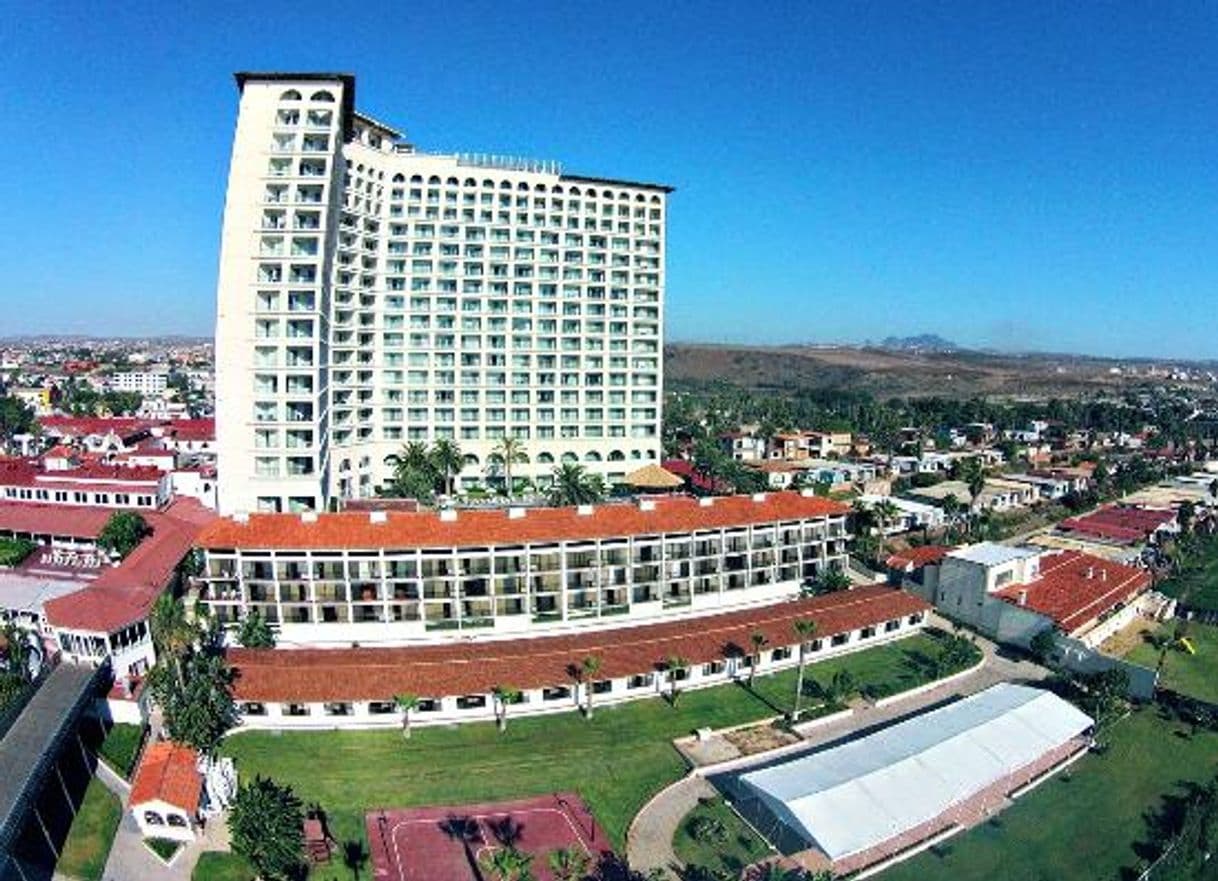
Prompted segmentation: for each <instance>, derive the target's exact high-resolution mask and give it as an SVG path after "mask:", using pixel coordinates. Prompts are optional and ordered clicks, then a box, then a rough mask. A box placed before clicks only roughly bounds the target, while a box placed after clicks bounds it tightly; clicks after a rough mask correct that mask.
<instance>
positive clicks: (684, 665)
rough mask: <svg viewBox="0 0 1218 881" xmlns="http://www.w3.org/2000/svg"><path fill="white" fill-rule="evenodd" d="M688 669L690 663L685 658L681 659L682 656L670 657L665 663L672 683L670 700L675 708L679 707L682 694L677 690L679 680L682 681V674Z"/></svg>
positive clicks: (665, 668)
mask: <svg viewBox="0 0 1218 881" xmlns="http://www.w3.org/2000/svg"><path fill="white" fill-rule="evenodd" d="M688 669H689V661H687V660H685V658H683V657H681V656H680V655H669V656H668V658H667V659H666V660H665V661H664V670H665V672H667V674H668V681H669V683H671V685H670V688H671V691H670V692H669V697H668V700H669V702H670V703H671V704H672V706H673V707H674V708H675V707H676V706H677V697H678V696H679V695H680V694H681V692H680V691H679V690H678V689H677V680H678V679H680V677H681V674H682V673H683V672H684V671H686V670H688Z"/></svg>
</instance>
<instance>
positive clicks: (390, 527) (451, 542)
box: [198, 492, 849, 549]
mask: <svg viewBox="0 0 1218 881" xmlns="http://www.w3.org/2000/svg"><path fill="white" fill-rule="evenodd" d="M644 505H647V506H649V509H645V508H644ZM848 510H849V509H848V508H846V507H845V506H844V505H841V504H839V503H837V502H832V501H829V500H828V499H824V498H818V497H816V496H804V495H801V494H800V493H795V492H776V493H764V494H761V495H759V496H721V497H717V498H708V499H703V500H699V499H695V498H693V497H691V496H671V497H667V498H656V499H651V500H648V501H646V502H641V503H625V502H623V503H609V504H603V505H595V506H588V507H587V508H570V507H568V508H528V509H524V508H520V509H506V510H505V509H496V510H461V511H455V512H444V514H441V513H440V512H436V511H420V512H417V513H412V512H405V511H386V512H384V513H383V514H380V515H378V518H380V519H383V522H375V521H374V520H373V517H372V515H371V514H365V513H358V512H343V513H337V514H317V515H312V516H311V517H310V518H309V519H306V518H303V517H301V516H300V515H297V514H251V515H249V517H248V520H247V521H246V522H244V523H243V522H241V521H239V520H235V519H227V518H226V519H217V520H215V521H213V522H212V523H211V524H210V525H209V526H208V527H207V528H206V529H204V530H203V532H202V534H201V535H200V536H199V538H198V544H199V546H200V547H203V548H211V549H230V548H245V549H260V548H292V549H309V548H313V549H341V548H368V547H376V548H414V547H437V548H447V547H470V546H489V545H519V544H523V543H525V542H547V541H578V540H587V541H591V540H594V539H598V538H615V537H619V536H630V535H649V534H657V533H667V532H695V531H697V530H701V529H719V528H723V527H733V526H747V525H750V524H758V523H771V522H777V521H783V520H798V519H800V518H815V517H826V516H843V515H845V514H846V513H847V512H848ZM445 515H448V516H447V518H446V516H445Z"/></svg>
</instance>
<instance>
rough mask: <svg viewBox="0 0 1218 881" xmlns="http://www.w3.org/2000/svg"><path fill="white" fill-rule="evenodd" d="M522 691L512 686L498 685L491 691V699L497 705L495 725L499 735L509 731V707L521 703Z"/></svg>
mask: <svg viewBox="0 0 1218 881" xmlns="http://www.w3.org/2000/svg"><path fill="white" fill-rule="evenodd" d="M520 697H521V695H520V691H519V690H518V689H515V688H512V686H510V685H496V686H495V687H494V688H492V689H491V699H492V700H493V701H494V703H495V724H496V725H497V726H498V727H499V733H500V734H502V733H503V732H504V731H507V714H508V705H509V704H515V703H519V702H520Z"/></svg>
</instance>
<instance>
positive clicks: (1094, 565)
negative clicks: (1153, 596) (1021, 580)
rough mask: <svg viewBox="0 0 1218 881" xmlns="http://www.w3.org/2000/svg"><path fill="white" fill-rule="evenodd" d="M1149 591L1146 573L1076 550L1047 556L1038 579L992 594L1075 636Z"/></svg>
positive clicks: (1041, 564)
mask: <svg viewBox="0 0 1218 881" xmlns="http://www.w3.org/2000/svg"><path fill="white" fill-rule="evenodd" d="M1148 587H1150V573H1149V572H1147V571H1146V570H1145V569H1138V568H1136V567H1134V566H1125V565H1122V564H1121V563H1113V562H1110V561H1109V560H1105V559H1104V558H1103V557H1096V556H1092V555H1091V554H1084V553H1081V552H1079V551H1062V552H1061V553H1056V554H1046V555H1045V556H1044V557H1042V558H1041V562H1040V578H1039V579H1037V580H1036V581H1034V582H1032V583H1030V584H1013V585H1011V586H1010V587H1005V588H1003V589H1002V590H1000V591H998V592H997V593H996V594H995V596H997V597H999V598H1001V599H1003V600H1006V601H1007V602H1009V603H1013V604H1015V605H1021V603H1020V598H1021V596H1022V597H1023V602H1022V605H1024V606H1026V607H1027V608H1029V609H1032V610H1033V611H1035V612H1039V613H1040V614H1042V615H1044V616H1046V617H1048V618H1051V619H1052V620H1053V621H1054V622H1055V623H1056V624H1057V625H1058V626H1059V627H1060V628H1061V629H1062V630H1064V631H1065V632H1066V633H1068V634H1069V633H1074V632H1076V631H1078V630H1080V629H1081V628H1083V627H1084V626H1085V625H1086V624H1088V623H1090V622H1091V621H1094V620H1095V619H1096V618H1098V617H1099V616H1100V615H1102V614H1104V613H1105V612H1107V611H1109V610H1110V609H1113V608H1115V607H1116V606H1118V605H1120V604H1123V603H1126V602H1128V601H1129V600H1131V599H1132V598H1133V597H1135V596H1137V595H1138V594H1140V593H1142V592H1143V591H1144V590H1146V589H1147V588H1148Z"/></svg>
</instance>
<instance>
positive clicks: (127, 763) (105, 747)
mask: <svg viewBox="0 0 1218 881" xmlns="http://www.w3.org/2000/svg"><path fill="white" fill-rule="evenodd" d="M143 740H144V730H143V729H142V728H141V727H140V726H139V725H124V724H121V723H118V724H115V725H114V726H113V727H112V728H111V729H110V732H109V733H108V734H107V735H106V739H105V740H104V741H103V742H102V745H101V750H100V752H101V755H102V758H104V759H105V760H106V763H107V764H108V765H110V767H111V768H113V769H114V770H115V771H117V772H118V773H119V774H121V775H123V776H124V777H126V778H128V779H130V778H131V772H132V771H133V770H134V769H135V759H136V756H138V755H139V752H140V744H141V743H143Z"/></svg>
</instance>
